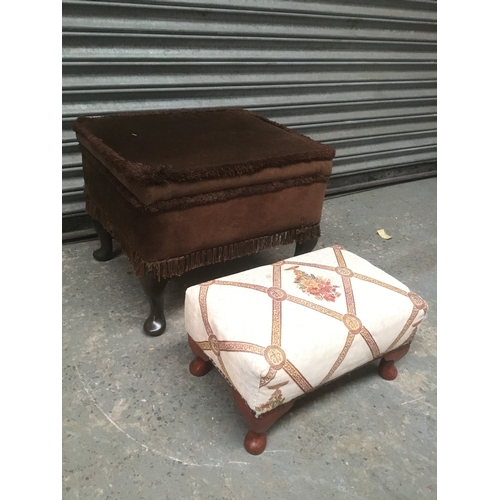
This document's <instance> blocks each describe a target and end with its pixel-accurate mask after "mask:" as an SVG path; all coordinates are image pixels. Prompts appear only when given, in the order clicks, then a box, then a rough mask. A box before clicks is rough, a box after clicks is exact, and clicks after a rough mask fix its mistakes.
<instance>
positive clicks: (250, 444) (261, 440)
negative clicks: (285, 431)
mask: <svg viewBox="0 0 500 500" xmlns="http://www.w3.org/2000/svg"><path fill="white" fill-rule="evenodd" d="M232 392H233V398H234V400H235V401H236V404H237V405H238V407H239V409H240V411H241V413H243V416H244V417H245V419H246V421H247V422H248V428H249V429H250V430H249V431H248V432H247V435H246V436H245V441H244V443H245V449H246V450H247V451H248V453H251V454H252V455H260V454H261V453H262V452H263V451H264V450H265V449H266V444H267V437H266V434H265V433H266V432H267V431H268V430H269V428H270V427H271V426H272V425H273V424H274V422H276V420H278V419H279V418H280V417H282V416H283V415H284V414H285V413H286V412H287V411H288V410H289V409H290V408H291V407H292V406H293V404H294V403H295V401H289V402H288V403H285V404H283V405H281V406H278V407H277V408H275V409H274V410H271V411H268V412H266V413H264V414H263V415H262V416H260V417H256V416H255V415H254V414H253V412H252V410H250V407H249V406H248V405H247V403H246V401H245V400H244V399H243V398H242V397H241V395H240V393H239V392H238V391H237V390H236V389H233V390H232Z"/></svg>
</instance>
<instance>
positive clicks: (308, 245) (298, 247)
mask: <svg viewBox="0 0 500 500" xmlns="http://www.w3.org/2000/svg"><path fill="white" fill-rule="evenodd" d="M318 239H319V238H313V239H312V240H307V241H305V242H304V243H299V242H298V241H297V243H295V254H294V256H295V257H297V255H302V254H304V253H308V252H312V251H313V250H314V247H315V246H316V245H317V244H318Z"/></svg>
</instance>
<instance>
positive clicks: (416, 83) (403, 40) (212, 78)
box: [62, 0, 437, 235]
mask: <svg viewBox="0 0 500 500" xmlns="http://www.w3.org/2000/svg"><path fill="white" fill-rule="evenodd" d="M62 20H63V21H62V24H63V26H62V28H63V43H62V53H63V61H62V75H63V89H62V109H63V116H62V148H63V154H62V160H63V161H62V164H63V165H62V171H63V180H62V185H63V190H62V191H63V192H62V195H63V202H62V208H63V213H62V217H63V233H66V234H67V235H71V234H76V233H75V231H76V232H78V231H79V230H82V229H84V228H86V227H88V218H87V217H86V215H85V209H84V196H83V175H82V167H81V156H80V153H79V150H78V147H77V144H76V139H75V135H74V133H73V131H72V129H71V126H72V123H73V121H74V119H75V118H76V117H77V116H78V115H80V114H87V115H102V114H108V113H114V112H120V111H132V110H139V109H141V110H142V109H175V108H203V107H215V106H237V107H243V108H247V109H251V110H254V111H257V112H259V113H261V114H262V115H264V116H266V117H268V118H270V119H273V120H275V121H278V122H280V123H283V124H284V125H287V126H289V127H291V128H293V129H295V130H297V131H299V132H301V133H303V134H306V135H308V136H310V137H312V138H313V139H316V140H319V141H321V142H324V143H327V144H334V145H335V147H336V149H337V157H336V160H335V168H334V173H333V175H332V178H331V180H330V182H329V185H328V190H327V195H328V194H330V195H331V194H335V193H340V192H345V191H350V190H356V189H360V188H364V187H370V186H374V185H378V184H383V183H388V182H395V181H400V180H410V179H416V178H421V177H425V176H431V175H436V171H437V167H436V157H437V151H436V149H437V148H436V137H437V133H436V93H437V85H436V64H437V63H436V59H437V55H436V52H437V49H436V31H437V29H436V2H431V1H409V0H400V1H399V0H398V1H396V0H390V1H370V0H365V1H345V2H340V1H336V0H332V1H324V2H321V1H314V2H307V1H305V0H304V1H292V0H284V1H277V0H270V1H266V0H217V1H209V0H197V1H196V2H192V1H185V0H184V1H183V0H179V1H175V2H169V1H160V0H158V1H154V0H150V1H144V2H139V1H135V2H124V1H122V2H117V1H102V2H99V1H79V0H73V1H63V3H62Z"/></svg>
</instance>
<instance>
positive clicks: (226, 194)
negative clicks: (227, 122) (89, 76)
mask: <svg viewBox="0 0 500 500" xmlns="http://www.w3.org/2000/svg"><path fill="white" fill-rule="evenodd" d="M80 150H81V152H82V156H83V158H84V160H86V161H88V162H89V163H90V164H91V165H92V166H93V167H94V168H95V169H97V170H99V172H100V173H101V174H102V175H104V176H105V177H106V178H107V179H108V181H109V182H110V184H112V185H113V186H114V187H115V189H116V190H117V191H118V192H119V193H120V194H121V195H122V196H123V197H124V198H125V199H126V200H127V201H128V202H129V203H131V205H132V206H133V207H134V208H137V209H138V210H140V211H141V212H151V213H156V212H170V211H173V210H182V209H185V208H191V207H196V206H200V205H209V204H213V203H221V202H224V201H229V200H234V199H236V198H243V197H245V196H253V195H259V194H267V193H276V192H279V191H282V190H284V189H288V188H291V187H297V186H310V185H311V184H316V183H322V184H326V183H327V182H328V179H329V178H330V177H329V176H328V175H323V174H313V175H308V176H302V177H293V178H291V179H283V180H280V181H273V182H268V183H265V184H254V185H251V186H243V187H238V188H229V189H226V190H223V191H213V192H211V193H203V194H197V195H192V196H182V197H179V198H172V199H170V200H160V201H157V202H156V203H153V204H151V205H145V204H144V203H142V202H141V201H140V200H139V199H138V198H137V196H135V195H134V194H133V193H132V192H131V191H130V190H128V189H127V188H126V187H125V186H124V185H123V184H122V183H121V182H120V181H119V180H118V179H117V178H116V177H115V176H114V175H113V174H112V173H111V172H110V171H109V170H108V169H107V168H105V167H104V166H103V165H102V163H101V162H100V161H99V160H98V159H97V158H96V157H95V156H94V155H92V153H90V152H89V151H87V150H86V149H85V148H84V147H81V148H80Z"/></svg>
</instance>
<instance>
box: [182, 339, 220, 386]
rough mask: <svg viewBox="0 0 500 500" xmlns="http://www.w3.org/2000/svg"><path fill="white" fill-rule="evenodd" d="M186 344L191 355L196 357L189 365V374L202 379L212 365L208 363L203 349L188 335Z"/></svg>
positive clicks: (208, 359)
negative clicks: (187, 343)
mask: <svg viewBox="0 0 500 500" xmlns="http://www.w3.org/2000/svg"><path fill="white" fill-rule="evenodd" d="M188 342H189V347H191V350H192V351H193V354H194V355H195V356H196V357H195V359H193V361H191V363H190V364H189V373H191V375H194V376H195V377H203V375H206V374H207V373H208V372H209V371H210V370H211V369H212V368H213V366H214V365H213V364H212V362H211V361H210V358H209V357H208V356H207V355H206V354H205V353H204V352H203V349H202V348H201V347H200V346H199V345H198V344H197V343H196V342H195V341H194V340H193V339H192V338H191V337H190V336H189V335H188Z"/></svg>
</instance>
